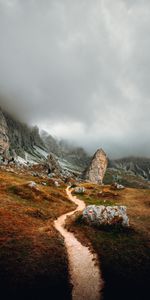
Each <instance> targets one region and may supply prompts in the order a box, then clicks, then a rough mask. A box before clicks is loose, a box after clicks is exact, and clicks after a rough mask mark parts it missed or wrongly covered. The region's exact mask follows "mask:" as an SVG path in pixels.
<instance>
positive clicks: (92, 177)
mask: <svg viewBox="0 0 150 300" xmlns="http://www.w3.org/2000/svg"><path fill="white" fill-rule="evenodd" d="M107 165H108V159H107V156H106V153H105V152H104V151H103V149H98V150H97V151H96V153H95V154H94V156H93V158H92V160H91V162H90V165H89V167H88V168H87V169H86V170H85V172H84V178H85V179H86V180H89V181H91V182H93V183H100V184H102V182H103V178H104V175H105V172H106V169H107Z"/></svg>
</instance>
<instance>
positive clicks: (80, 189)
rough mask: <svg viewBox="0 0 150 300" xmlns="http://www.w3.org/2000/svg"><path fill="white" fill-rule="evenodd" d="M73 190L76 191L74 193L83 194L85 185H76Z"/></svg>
mask: <svg viewBox="0 0 150 300" xmlns="http://www.w3.org/2000/svg"><path fill="white" fill-rule="evenodd" d="M74 192H75V193H76V194H84V193H85V187H83V186H82V187H81V186H78V187H76V188H75V189H74Z"/></svg>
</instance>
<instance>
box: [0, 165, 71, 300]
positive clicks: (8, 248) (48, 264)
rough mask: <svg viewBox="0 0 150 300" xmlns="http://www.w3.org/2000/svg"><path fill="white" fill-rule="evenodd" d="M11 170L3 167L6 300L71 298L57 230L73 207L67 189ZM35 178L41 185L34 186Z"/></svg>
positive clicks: (0, 263) (1, 271)
mask: <svg viewBox="0 0 150 300" xmlns="http://www.w3.org/2000/svg"><path fill="white" fill-rule="evenodd" d="M8 171H9V172H8ZM8 171H5V170H2V169H0V287H1V295H2V292H4V295H5V296H4V298H1V299H6V298H15V299H23V298H24V299H47V298H49V299H70V298H71V296H70V295H71V286H70V285H69V280H68V261H67V255H66V250H65V247H64V241H63V239H62V237H61V236H60V235H59V234H58V233H57V231H56V230H55V229H54V227H53V221H54V219H56V218H57V217H58V216H59V215H61V214H63V213H65V212H67V211H70V210H71V209H72V208H74V206H73V205H72V204H71V202H70V201H69V200H68V199H67V198H66V194H65V190H64V188H65V186H63V185H62V186H60V187H59V188H56V187H55V186H54V184H53V182H52V181H50V180H49V179H45V178H44V179H43V178H40V177H32V176H31V175H30V174H28V173H27V171H24V172H23V171H22V172H21V171H20V172H19V171H18V170H15V171H14V170H11V169H10V170H9V169H8ZM30 180H34V181H35V182H36V183H37V185H36V186H35V187H32V188H31V187H29V186H28V182H29V181H30ZM43 182H44V184H46V185H43ZM52 295H55V296H53V297H52Z"/></svg>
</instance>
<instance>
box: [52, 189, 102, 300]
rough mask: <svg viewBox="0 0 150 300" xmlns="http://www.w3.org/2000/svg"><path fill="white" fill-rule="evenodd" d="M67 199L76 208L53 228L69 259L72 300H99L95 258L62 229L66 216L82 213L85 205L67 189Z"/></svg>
mask: <svg viewBox="0 0 150 300" xmlns="http://www.w3.org/2000/svg"><path fill="white" fill-rule="evenodd" d="M66 193H67V196H68V198H69V199H70V200H71V201H72V202H74V203H75V204H76V205H77V208H76V209H75V210H74V211H72V212H69V213H66V214H64V215H62V216H60V217H59V218H58V219H57V220H56V221H55V222H54V225H55V228H56V229H57V230H58V231H59V232H60V233H61V235H62V236H63V237H64V240H65V245H66V248H67V253H68V259H69V273H70V277H71V283H72V284H73V291H72V299H73V300H84V299H86V300H100V299H101V289H102V286H103V280H102V278H101V274H100V270H99V267H98V264H96V260H97V256H96V254H93V253H91V252H90V251H89V248H88V247H85V246H83V245H82V244H81V243H80V242H79V241H78V240H77V239H76V237H75V236H74V234H73V233H71V232H69V231H67V229H65V228H64V225H65V220H66V217H67V216H71V215H73V214H74V213H75V212H76V211H82V210H83V209H84V208H85V203H84V201H82V200H79V199H77V198H76V197H74V196H73V195H72V194H71V191H70V190H69V187H68V188H67V189H66Z"/></svg>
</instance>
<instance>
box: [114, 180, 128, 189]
mask: <svg viewBox="0 0 150 300" xmlns="http://www.w3.org/2000/svg"><path fill="white" fill-rule="evenodd" d="M112 188H114V189H116V190H124V189H125V187H124V186H123V185H122V184H119V183H117V182H114V183H113V184H112Z"/></svg>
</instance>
